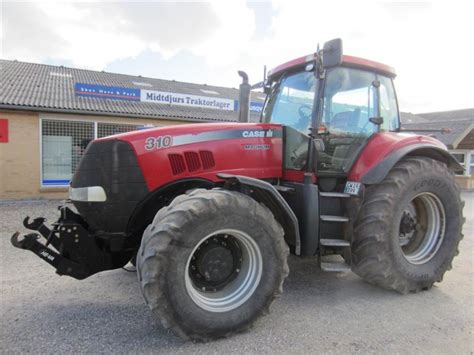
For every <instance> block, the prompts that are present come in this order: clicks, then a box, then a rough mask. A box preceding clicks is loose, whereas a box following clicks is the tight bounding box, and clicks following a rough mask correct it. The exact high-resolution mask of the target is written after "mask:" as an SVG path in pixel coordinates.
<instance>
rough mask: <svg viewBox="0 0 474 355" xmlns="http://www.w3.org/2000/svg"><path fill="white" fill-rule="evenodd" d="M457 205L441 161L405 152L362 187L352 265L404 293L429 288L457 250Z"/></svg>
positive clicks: (459, 208)
mask: <svg viewBox="0 0 474 355" xmlns="http://www.w3.org/2000/svg"><path fill="white" fill-rule="evenodd" d="M462 209H463V202H462V201H461V198H460V192H459V189H458V187H457V185H456V183H455V181H454V176H453V174H452V173H451V172H450V171H449V170H448V169H447V167H446V165H445V164H443V163H441V162H439V161H436V160H433V159H429V158H424V157H408V158H404V159H403V160H402V161H400V162H399V163H397V164H396V165H395V167H394V168H393V169H392V171H390V173H389V174H388V175H387V177H386V178H385V179H384V180H383V181H382V183H380V184H377V185H371V186H369V187H367V189H366V194H365V199H364V202H363V204H362V207H361V210H360V212H359V216H358V218H357V220H356V222H355V224H354V234H353V241H352V270H353V271H354V272H355V273H356V274H358V275H359V276H360V277H362V278H363V279H364V280H366V281H367V282H369V283H371V284H375V285H378V286H381V287H383V288H386V289H394V290H396V291H398V292H400V293H403V294H405V293H408V292H418V291H420V290H425V289H429V288H431V287H432V285H433V284H434V283H435V282H441V280H442V279H443V275H444V273H445V272H446V271H447V270H449V269H451V265H452V260H453V258H454V257H455V256H456V255H457V254H458V253H459V252H458V245H459V242H460V240H461V239H462V237H463V236H462V224H463V223H464V218H463V216H462Z"/></svg>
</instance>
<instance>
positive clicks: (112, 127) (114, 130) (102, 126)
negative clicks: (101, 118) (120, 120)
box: [97, 122, 141, 138]
mask: <svg viewBox="0 0 474 355" xmlns="http://www.w3.org/2000/svg"><path fill="white" fill-rule="evenodd" d="M140 128H141V126H136V125H131V124H115V123H102V122H99V123H98V124H97V138H102V137H107V136H111V135H113V134H119V133H126V132H130V131H135V130H137V129H140Z"/></svg>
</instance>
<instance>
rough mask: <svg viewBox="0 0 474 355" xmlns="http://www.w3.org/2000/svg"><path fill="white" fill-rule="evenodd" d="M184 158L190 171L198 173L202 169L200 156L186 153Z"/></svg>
mask: <svg viewBox="0 0 474 355" xmlns="http://www.w3.org/2000/svg"><path fill="white" fill-rule="evenodd" d="M184 158H185V159H186V165H187V166H188V170H189V171H190V172H191V171H196V170H199V169H201V162H200V160H199V155H198V153H196V152H185V153H184Z"/></svg>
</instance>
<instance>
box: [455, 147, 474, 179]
mask: <svg viewBox="0 0 474 355" xmlns="http://www.w3.org/2000/svg"><path fill="white" fill-rule="evenodd" d="M451 153H452V154H453V156H454V157H455V158H456V160H457V161H458V162H459V164H461V165H462V167H463V168H464V174H460V175H467V176H470V175H473V174H474V151H472V150H471V151H451Z"/></svg>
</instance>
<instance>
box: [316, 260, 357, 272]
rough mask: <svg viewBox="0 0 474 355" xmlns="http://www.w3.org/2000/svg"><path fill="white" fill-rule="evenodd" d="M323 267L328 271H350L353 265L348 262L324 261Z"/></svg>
mask: <svg viewBox="0 0 474 355" xmlns="http://www.w3.org/2000/svg"><path fill="white" fill-rule="evenodd" d="M321 269H322V270H323V271H326V272H349V271H351V267H350V266H349V265H347V264H346V263H342V262H341V263H338V262H324V263H321Z"/></svg>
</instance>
